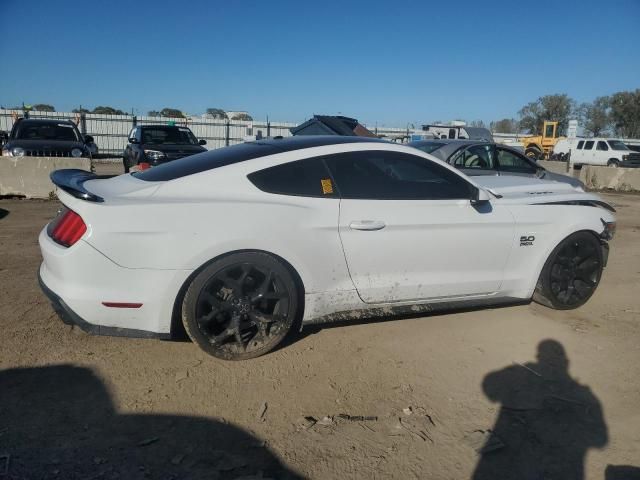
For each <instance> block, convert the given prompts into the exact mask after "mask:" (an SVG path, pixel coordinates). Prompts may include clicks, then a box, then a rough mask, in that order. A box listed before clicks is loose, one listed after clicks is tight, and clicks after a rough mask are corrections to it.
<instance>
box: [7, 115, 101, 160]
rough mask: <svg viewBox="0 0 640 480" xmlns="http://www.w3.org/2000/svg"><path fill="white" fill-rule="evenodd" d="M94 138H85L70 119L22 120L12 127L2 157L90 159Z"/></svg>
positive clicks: (88, 136)
mask: <svg viewBox="0 0 640 480" xmlns="http://www.w3.org/2000/svg"><path fill="white" fill-rule="evenodd" d="M93 143H94V141H93V137H91V136H90V135H87V136H85V137H82V135H81V134H80V132H79V131H78V128H77V127H76V124H75V123H73V122H70V121H68V120H42V119H30V118H29V119H23V118H19V119H17V120H16V122H15V123H14V124H13V128H12V129H11V133H10V134H9V139H8V140H7V142H6V143H5V144H4V145H3V146H2V155H3V156H9V157H24V156H27V157H36V156H37V157H91V151H90V145H91V144H93Z"/></svg>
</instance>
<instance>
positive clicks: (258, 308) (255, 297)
mask: <svg viewBox="0 0 640 480" xmlns="http://www.w3.org/2000/svg"><path fill="white" fill-rule="evenodd" d="M300 297H301V292H300V289H299V287H298V285H297V284H296V281H295V279H294V277H293V275H292V273H291V272H290V271H289V269H288V268H287V267H286V266H285V265H283V264H282V262H280V261H279V260H278V259H276V258H275V257H273V256H271V255H269V254H267V253H262V252H241V253H234V254H231V255H228V256H226V257H222V258H220V259H218V260H215V261H214V262H212V263H211V264H209V265H207V266H206V267H205V268H204V269H203V270H202V271H201V272H200V273H198V274H197V275H196V276H195V278H194V279H193V281H192V282H191V284H190V285H189V288H188V289H187V292H186V294H185V296H184V300H183V302H182V322H183V324H184V328H185V330H186V331H187V334H188V335H189V337H190V338H191V340H193V341H194V342H195V343H197V344H198V346H200V348H202V349H203V350H204V351H205V352H206V353H208V354H209V355H212V356H214V357H217V358H221V359H224V360H246V359H249V358H255V357H259V356H260V355H264V354H265V353H267V352H269V351H271V350H273V349H274V348H275V347H276V346H277V345H278V344H280V343H281V342H282V341H283V340H284V338H285V337H286V336H287V334H288V333H289V331H290V330H291V327H292V326H293V324H294V322H295V321H296V319H297V318H298V316H299V315H300V314H301V310H302V302H301V301H300Z"/></svg>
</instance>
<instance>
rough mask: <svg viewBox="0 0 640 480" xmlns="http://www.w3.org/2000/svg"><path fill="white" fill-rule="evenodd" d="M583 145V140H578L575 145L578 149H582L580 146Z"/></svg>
mask: <svg viewBox="0 0 640 480" xmlns="http://www.w3.org/2000/svg"><path fill="white" fill-rule="evenodd" d="M583 145H584V140H580V141H579V142H578V146H577V147H576V148H577V149H578V150H582V146H583Z"/></svg>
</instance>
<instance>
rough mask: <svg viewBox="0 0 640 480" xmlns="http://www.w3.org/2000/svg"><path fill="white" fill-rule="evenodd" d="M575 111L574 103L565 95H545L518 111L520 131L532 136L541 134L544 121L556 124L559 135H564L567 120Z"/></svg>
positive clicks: (567, 123)
mask: <svg viewBox="0 0 640 480" xmlns="http://www.w3.org/2000/svg"><path fill="white" fill-rule="evenodd" d="M575 111H576V102H575V101H574V100H573V99H571V98H569V96H568V95H567V94H566V93H562V94H554V95H545V96H543V97H540V98H538V99H537V100H536V101H535V102H531V103H528V104H526V105H525V106H524V107H522V109H521V110H520V112H518V113H519V115H520V125H519V126H520V129H521V130H527V131H529V132H530V133H532V134H535V135H540V134H541V133H542V124H543V122H544V121H545V120H550V121H556V122H558V130H559V134H560V135H565V134H566V132H567V127H568V125H569V119H570V118H571V116H572V115H573V114H574V113H575Z"/></svg>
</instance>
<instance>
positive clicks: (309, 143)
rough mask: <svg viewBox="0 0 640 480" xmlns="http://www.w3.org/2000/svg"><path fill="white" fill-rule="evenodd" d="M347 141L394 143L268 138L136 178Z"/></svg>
mask: <svg viewBox="0 0 640 480" xmlns="http://www.w3.org/2000/svg"><path fill="white" fill-rule="evenodd" d="M347 143H381V144H392V145H397V144H393V143H392V142H388V141H386V140H380V139H378V138H370V137H356V136H351V137H347V136H339V135H301V136H294V137H287V138H279V137H276V138H268V139H262V140H256V141H253V142H246V143H240V144H238V145H232V146H230V147H226V148H219V149H214V150H209V151H207V152H202V153H199V154H196V155H192V156H189V157H185V158H183V159H180V161H173V162H167V163H165V164H162V165H158V166H157V167H154V168H150V169H149V170H145V171H143V172H137V173H135V174H134V175H135V177H136V178H139V179H140V180H146V181H149V182H159V181H167V180H173V179H176V178H180V177H185V176H187V175H193V174H194V173H200V172H204V171H207V170H212V169H214V168H219V167H224V166H226V165H231V164H234V163H239V162H244V161H247V160H254V159H256V158H260V157H266V156H268V155H275V154H278V153H285V152H291V151H294V150H303V149H306V148H313V147H323V146H327V145H341V144H347Z"/></svg>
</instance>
